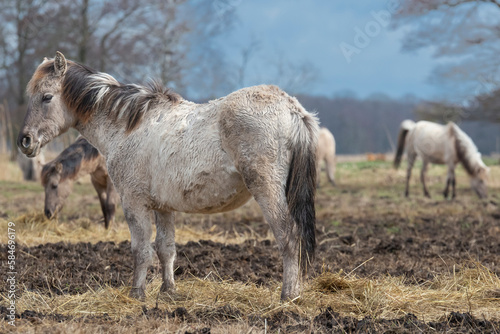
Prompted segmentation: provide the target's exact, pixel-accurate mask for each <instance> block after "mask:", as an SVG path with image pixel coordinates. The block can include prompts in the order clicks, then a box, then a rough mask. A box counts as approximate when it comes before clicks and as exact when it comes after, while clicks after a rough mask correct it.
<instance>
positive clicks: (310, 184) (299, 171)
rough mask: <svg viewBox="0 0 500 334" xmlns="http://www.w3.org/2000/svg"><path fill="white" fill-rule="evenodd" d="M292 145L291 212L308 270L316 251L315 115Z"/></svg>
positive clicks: (302, 260)
mask: <svg viewBox="0 0 500 334" xmlns="http://www.w3.org/2000/svg"><path fill="white" fill-rule="evenodd" d="M302 121H303V122H304V124H305V127H302V126H301V129H300V130H299V131H300V132H301V133H299V134H298V136H299V139H298V140H297V142H296V143H295V145H294V146H293V148H292V160H291V162H290V170H289V172H288V178H287V181H286V199H287V203H288V208H289V210H290V214H291V216H292V218H293V219H294V221H295V223H296V224H297V230H298V232H299V238H300V242H299V246H300V255H299V256H300V258H299V260H300V266H301V269H302V271H303V273H304V274H305V273H307V269H308V267H309V265H310V264H311V263H312V262H313V260H314V252H315V250H316V211H315V208H314V197H315V193H316V146H317V133H318V126H317V123H316V121H315V119H314V118H313V117H304V118H303V119H302Z"/></svg>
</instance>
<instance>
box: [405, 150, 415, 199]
mask: <svg viewBox="0 0 500 334" xmlns="http://www.w3.org/2000/svg"><path fill="white" fill-rule="evenodd" d="M416 158H417V155H416V154H414V153H408V167H407V169H406V190H405V196H406V197H408V196H409V195H410V179H411V170H412V168H413V164H414V163H415V159H416Z"/></svg>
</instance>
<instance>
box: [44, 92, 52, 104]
mask: <svg viewBox="0 0 500 334" xmlns="http://www.w3.org/2000/svg"><path fill="white" fill-rule="evenodd" d="M50 100H52V94H45V95H44V96H43V97H42V102H46V103H48V102H50Z"/></svg>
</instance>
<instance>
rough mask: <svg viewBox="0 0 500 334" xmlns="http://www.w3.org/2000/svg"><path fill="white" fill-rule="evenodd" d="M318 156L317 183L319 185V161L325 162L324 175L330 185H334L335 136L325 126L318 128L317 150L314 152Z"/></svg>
mask: <svg viewBox="0 0 500 334" xmlns="http://www.w3.org/2000/svg"><path fill="white" fill-rule="evenodd" d="M316 157H317V158H318V163H317V172H316V176H317V180H318V181H317V183H318V186H319V182H320V179H321V178H320V176H319V175H320V172H321V162H322V161H324V162H325V167H326V175H327V176H328V180H329V181H330V183H331V184H332V185H335V138H334V137H333V134H332V133H331V132H330V131H329V130H328V129H327V128H321V129H320V130H319V137H318V150H317V153H316Z"/></svg>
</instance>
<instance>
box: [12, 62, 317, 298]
mask: <svg viewBox="0 0 500 334" xmlns="http://www.w3.org/2000/svg"><path fill="white" fill-rule="evenodd" d="M27 91H28V95H29V104H28V110H27V113H26V117H25V119H24V124H23V127H22V128H21V131H20V133H19V137H18V142H17V144H18V146H19V147H20V148H21V150H22V151H23V153H24V154H26V155H27V156H31V157H32V156H36V155H37V154H38V152H39V151H40V148H41V147H42V146H43V145H45V144H46V143H48V142H49V141H50V140H52V139H53V138H54V137H56V136H58V135H59V134H61V133H63V132H65V131H67V130H68V129H69V128H70V127H73V128H76V129H77V130H78V131H79V132H80V133H81V134H82V135H83V136H84V137H85V138H86V139H87V140H88V141H89V142H90V143H91V144H92V145H93V146H94V147H96V148H97V149H98V150H99V152H100V153H101V154H102V155H104V156H105V158H106V165H107V168H108V172H109V176H110V177H111V180H112V181H113V183H114V185H115V188H116V190H117V191H118V193H119V195H120V197H121V201H122V208H123V211H124V213H125V219H126V220H127V223H128V225H129V229H130V234H131V238H132V240H131V246H132V253H133V257H134V278H133V283H132V290H131V292H130V295H131V296H133V297H135V298H139V299H144V298H145V287H146V272H147V268H148V267H149V265H150V264H151V262H152V252H153V249H152V248H151V242H150V238H151V235H152V222H153V221H154V222H155V223H156V229H157V232H156V242H155V246H156V252H157V253H158V258H159V259H160V263H161V266H162V276H163V285H162V288H161V290H162V291H165V292H173V291H174V288H175V284H174V260H175V238H174V234H175V228H174V213H175V212H176V211H179V212H188V213H215V212H223V211H229V210H232V209H235V208H237V207H239V206H241V205H243V204H244V203H246V202H247V201H248V200H249V199H250V198H251V197H252V196H253V197H254V198H255V200H256V201H257V203H258V204H259V206H260V208H261V209H262V212H263V215H264V217H265V219H266V221H267V222H268V224H269V225H270V227H271V230H272V231H273V233H274V236H275V238H276V241H277V243H278V247H279V249H280V251H281V254H282V257H283V288H282V291H281V298H282V300H283V299H288V298H291V299H293V298H295V297H297V296H298V295H299V292H300V281H301V278H302V276H303V275H302V274H303V273H305V272H306V270H307V268H308V266H309V263H310V261H311V260H312V258H313V256H314V250H315V247H316V241H315V210H314V195H315V188H316V145H317V141H318V131H319V127H318V122H317V119H316V117H315V116H314V115H313V114H310V113H308V112H307V111H306V110H305V109H304V108H303V107H302V106H301V105H300V104H299V102H298V101H297V100H296V99H295V98H293V97H291V96H289V95H287V94H286V93H285V92H283V91H281V90H280V89H279V88H278V87H275V86H256V87H249V88H245V89H241V90H239V91H236V92H234V93H232V94H229V95H228V96H225V97H223V98H220V99H217V100H214V101H210V102H208V103H206V104H196V103H193V102H189V101H186V100H184V99H183V98H182V97H180V96H179V95H178V94H176V93H174V92H172V91H170V90H165V89H164V88H163V87H162V86H161V85H159V84H155V83H153V84H151V85H150V86H140V85H134V84H122V83H119V82H118V81H117V80H116V79H114V78H113V77H112V76H110V75H108V74H105V73H100V72H96V71H94V70H92V69H90V68H88V67H86V66H84V65H81V64H78V63H75V62H72V61H67V60H66V58H65V57H64V56H63V54H62V53H60V52H58V53H56V57H55V58H54V59H50V60H49V59H45V60H44V61H43V62H42V64H40V65H39V66H38V68H37V70H36V71H35V73H34V74H33V77H32V78H31V80H30V82H29V83H28V89H27Z"/></svg>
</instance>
